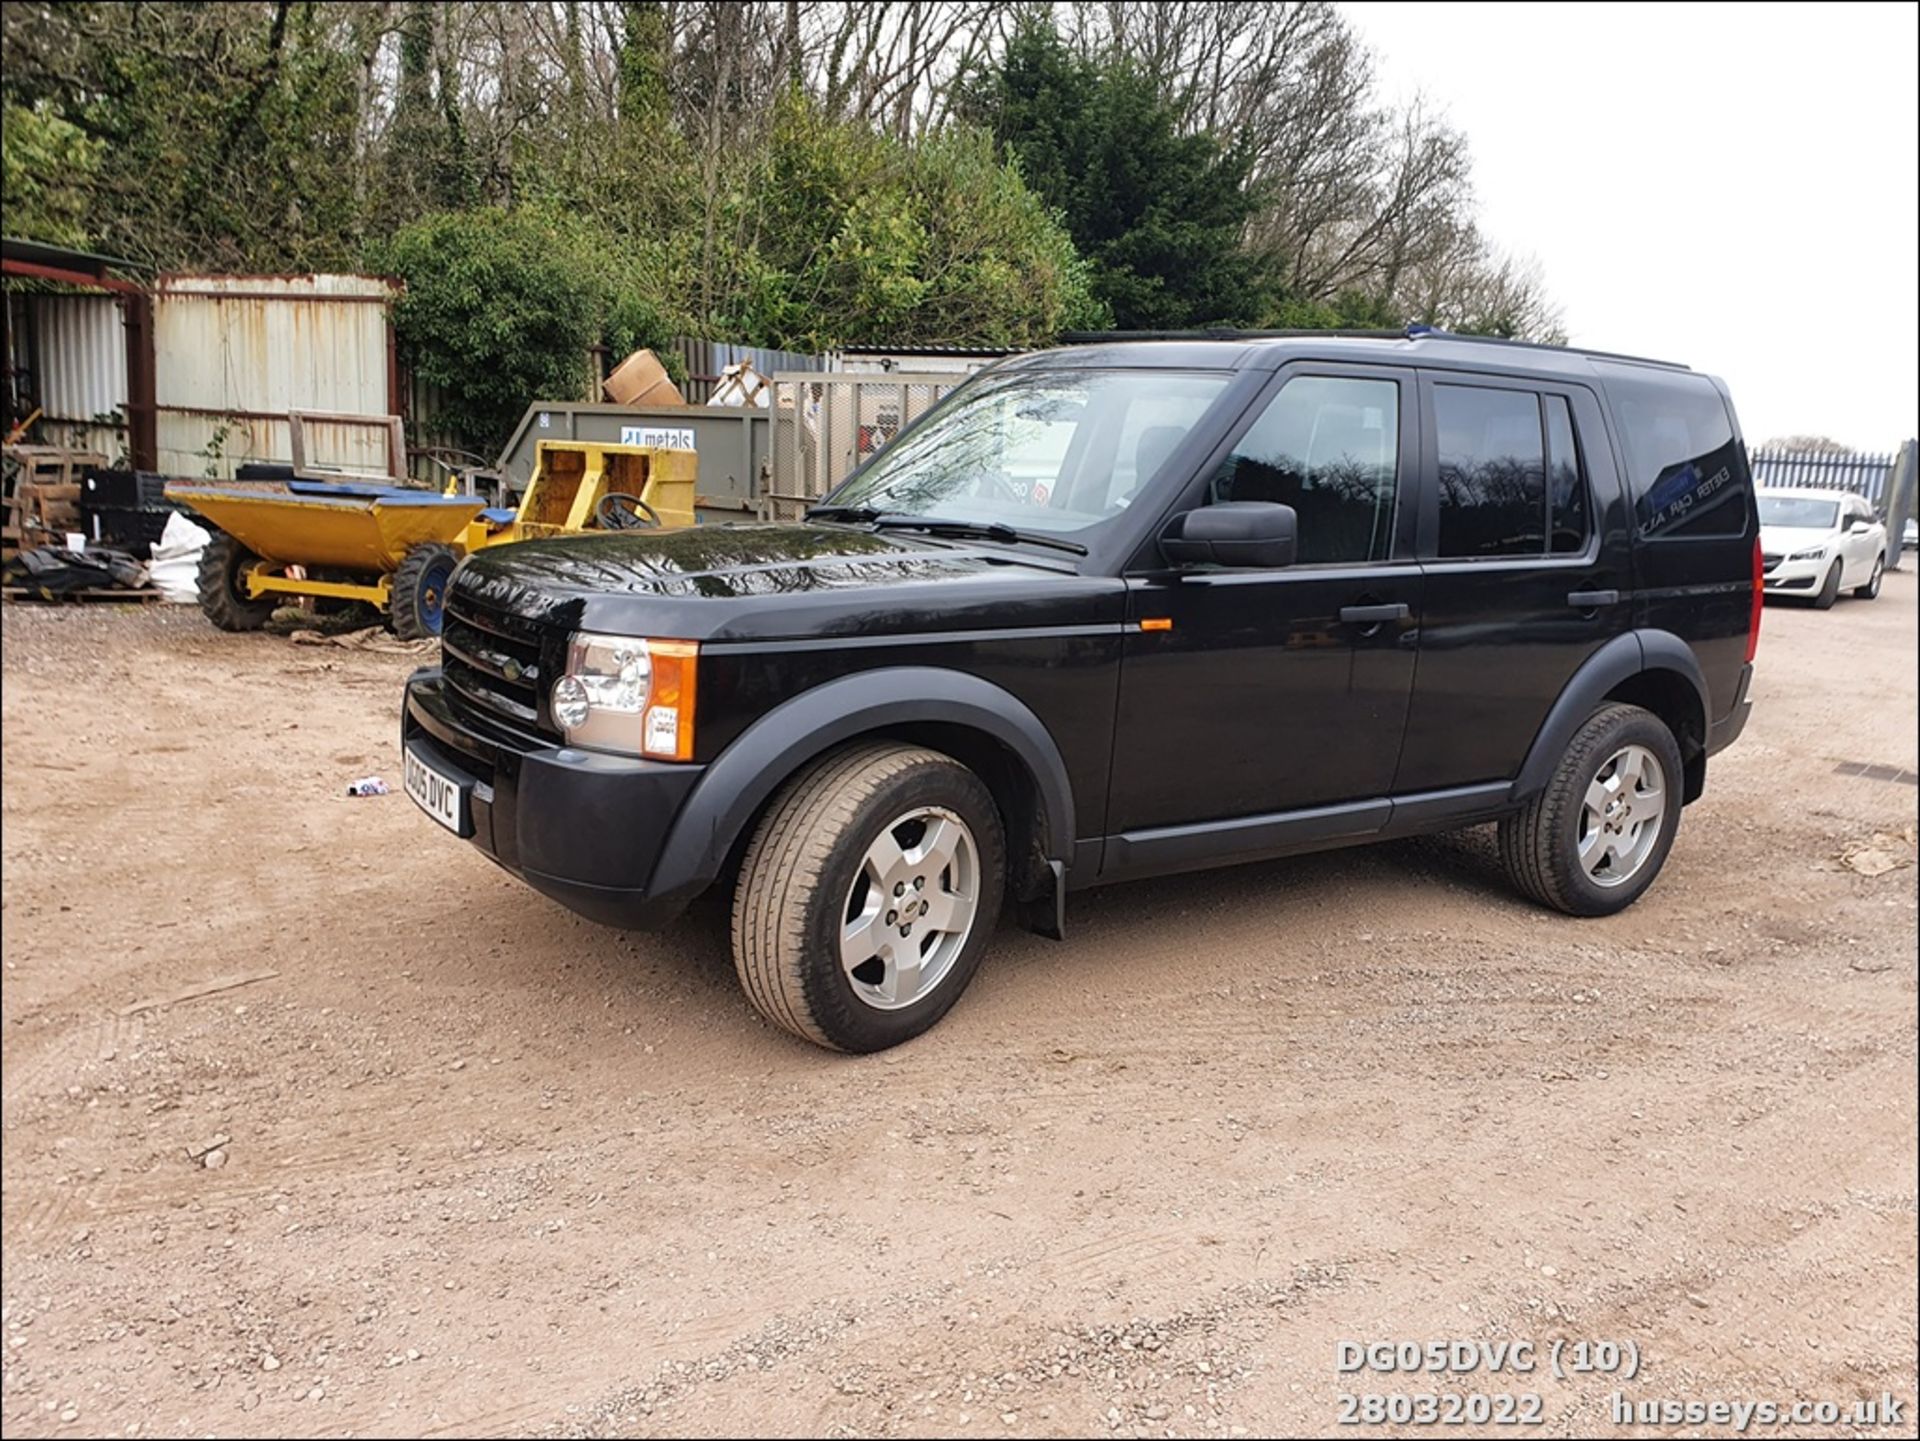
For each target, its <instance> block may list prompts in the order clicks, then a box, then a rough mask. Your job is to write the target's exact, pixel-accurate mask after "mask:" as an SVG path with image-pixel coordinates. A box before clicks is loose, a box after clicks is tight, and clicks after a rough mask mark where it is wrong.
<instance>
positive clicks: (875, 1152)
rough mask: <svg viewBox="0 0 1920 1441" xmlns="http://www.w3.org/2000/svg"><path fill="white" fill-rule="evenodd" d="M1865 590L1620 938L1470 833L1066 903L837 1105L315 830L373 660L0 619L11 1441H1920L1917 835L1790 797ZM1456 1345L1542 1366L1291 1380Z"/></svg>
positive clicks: (804, 1065) (1880, 661)
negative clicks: (1714, 1437)
mask: <svg viewBox="0 0 1920 1441" xmlns="http://www.w3.org/2000/svg"><path fill="white" fill-rule="evenodd" d="M1917 597H1920V586H1917V585H1916V581H1915V577H1914V574H1913V570H1912V563H1911V561H1910V562H1909V569H1908V570H1907V571H1906V572H1905V573H1902V574H1897V575H1893V576H1889V577H1888V581H1887V585H1886V591H1885V594H1884V595H1883V597H1882V598H1881V599H1880V600H1879V601H1878V602H1877V603H1875V604H1871V605H1869V604H1863V603H1859V602H1854V601H1851V600H1848V601H1843V602H1842V603H1841V604H1840V606H1838V607H1837V608H1836V609H1835V610H1833V611H1832V612H1831V613H1828V614H1818V613H1815V612H1813V611H1811V610H1808V609H1804V608H1789V607H1786V606H1770V607H1769V608H1768V611H1767V615H1766V621H1765V632H1764V638H1763V642H1762V646H1761V652H1760V656H1761V659H1760V670H1759V678H1758V682H1757V686H1756V695H1757V702H1758V705H1757V710H1756V712H1755V715H1754V720H1753V723H1752V725H1751V726H1750V727H1749V729H1748V731H1747V735H1746V737H1745V739H1744V740H1743V741H1742V742H1741V744H1740V745H1738V746H1737V747H1735V748H1734V749H1733V750H1732V751H1730V752H1729V753H1727V754H1726V755H1725V756H1724V757H1722V758H1720V759H1718V760H1716V761H1715V762H1714V764H1713V767H1712V772H1711V780H1710V784H1709V789H1708V793H1707V796H1706V799H1705V800H1704V801H1702V802H1701V803H1700V804H1698V805H1696V806H1694V807H1692V808H1690V809H1689V810H1688V812H1687V813H1686V818H1685V823H1684V825H1683V826H1682V829H1681V832H1680V838H1679V842H1678V845H1677V847H1676V849H1675V851H1674V853H1673V856H1672V859H1671V860H1670V861H1669V862H1668V866H1667V870H1666V873H1665V874H1664V875H1663V876H1662V878H1661V880H1660V882H1659V883H1658V884H1657V885H1656V886H1655V888H1654V889H1653V891H1652V892H1651V893H1650V894H1649V895H1648V896H1647V898H1646V899H1645V900H1643V901H1642V902H1641V903H1640V904H1639V905H1638V906H1636V907H1635V908H1633V909H1632V910H1630V911H1628V912H1627V913H1625V914H1623V915H1620V916H1618V917H1615V918H1612V919H1610V920H1605V921H1584V922H1583V921H1572V920H1568V919H1565V918H1562V917H1558V916H1555V915H1549V914H1546V913H1543V912H1541V911H1539V910H1537V909H1534V908H1532V907H1530V906H1529V905H1527V904H1525V903H1523V902H1521V901H1520V900H1518V899H1517V898H1516V897H1515V896H1514V895H1513V894H1512V893H1510V892H1509V891H1508V889H1507V888H1506V886H1505V885H1504V884H1503V882H1502V881H1501V879H1500V877H1499V875H1498V871H1497V865H1496V863H1495V859H1494V856H1493V852H1492V847H1491V845H1490V841H1489V835H1488V833H1487V832H1486V831H1484V830H1483V831H1477V832H1470V833H1466V834H1464V835H1460V836H1455V837H1446V838H1441V839H1435V840H1426V841H1420V842H1409V843H1402V844H1395V845H1389V846H1386V847H1383V848H1377V849H1372V850H1355V851H1344V852H1339V853H1335V854H1331V855H1325V856H1319V857H1312V858H1308V859H1301V860H1292V861H1286V862H1280V863H1274V864H1268V865H1259V866H1252V867H1245V868H1240V869H1235V870H1229V871H1222V872H1216V873H1212V874H1208V875H1203V876H1198V877H1189V878H1182V879H1175V880H1168V881H1163V882H1152V883H1145V884H1139V885H1135V886H1133V887H1130V888H1118V889H1114V890H1110V891H1103V892H1096V893H1092V894H1088V895H1083V896H1079V897H1076V899H1075V901H1074V903H1073V906H1072V908H1071V916H1070V919H1071V929H1072V934H1073V938H1072V940H1071V941H1070V943H1068V944H1066V945H1064V946H1062V945H1058V944H1054V943H1051V942H1046V941H1042V940H1039V939H1037V938H1034V937H1031V936H1028V935H1025V934H1023V933H1021V932H1018V931H1015V930H1013V929H1012V928H1010V927H1009V928H1005V929H1003V932H1002V934H1001V937H1000V940H999V944H998V946H997V947H996V949H995V951H994V952H993V953H992V954H991V955H990V956H989V958H988V960H987V963H986V965H985V967H984V968H983V969H982V971H981V973H980V976H979V978H978V979H977V980H976V981H975V983H974V986H973V988H972V990H971V992H970V993H969V994H968V996H967V997H966V998H965V999H964V1000H963V1001H962V1002H961V1004H960V1005H959V1007H958V1008H957V1009H956V1010H955V1011H954V1012H953V1014H952V1015H951V1016H950V1017H948V1019H947V1020H946V1021H945V1022H944V1023H943V1024H942V1025H941V1026H940V1027H938V1028H937V1029H936V1030H935V1031H934V1032H933V1033H932V1034H931V1035H929V1036H927V1037H925V1038H923V1039H921V1040H920V1041H918V1042H916V1043H914V1044H912V1045H910V1046H908V1047H905V1048H903V1049H901V1050H898V1051H895V1052H892V1053H890V1054H887V1055H883V1056H879V1057H874V1058H870V1059H849V1058H844V1057H835V1056H832V1055H829V1054H828V1053H826V1052H823V1051H818V1050H815V1049H814V1048H812V1047H810V1046H806V1045H802V1044H799V1043H797V1042H794V1041H792V1040H790V1039H788V1038H787V1037H785V1036H784V1035H782V1034H780V1033H777V1032H775V1031H773V1030H771V1029H769V1028H768V1027H767V1026H766V1025H764V1024H762V1023H761V1022H760V1021H759V1019H758V1018H757V1017H756V1016H755V1014H754V1013H753V1012H752V1011H751V1010H750V1009H749V1008H748V1006H747V1004H746V1003H745V1001H744V1000H743V999H742V998H741V996H740V995H739V994H738V992H737V989H736V986H735V982H734V979H733V976H732V972H731V968H730V965H729V962H728V960H727V958H726V952H725V948H724V939H723V937H722V936H721V935H720V934H719V932H718V931H717V930H716V929H714V928H712V927H711V926H709V927H707V928H705V929H702V928H699V927H691V928H687V929H683V930H681V931H679V932H676V933H671V934H665V935H659V936H646V935H622V934H619V933H615V932H611V931H606V930H602V929H599V928H597V927H595V926H593V925H590V924H588V923H586V922H584V921H580V920H577V919H575V918H573V917H572V916H571V915H569V914H568V913H567V912H565V911H563V910H561V909H560V908H559V907H557V906H555V905H553V904H551V903H549V902H547V901H544V900H542V899H540V898H539V897H538V896H536V895H534V894H533V893H532V892H530V891H528V890H526V889H524V888H523V887H522V886H520V885H519V884H517V883H515V882H514V881H512V880H511V879H509V878H508V877H507V876H505V875H504V874H503V873H501V872H499V871H497V870H495V869H494V868H493V867H492V866H491V865H489V864H488V863H487V862H486V861H485V860H484V859H482V858H481V857H480V856H479V855H478V854H477V853H475V852H473V851H471V850H470V849H469V848H468V847H466V846H465V845H464V844H461V843H459V842H457V841H455V840H453V839H452V838H451V837H448V836H446V835H444V834H442V833H440V832H438V831H436V830H435V829H434V827H433V826H432V825H431V824H430V823H429V822H428V821H427V820H426V819H425V818H424V817H422V816H420V815H418V814H416V813H415V811H414V809H413V807H412V805H411V804H410V803H409V802H408V801H407V800H406V798H405V797H404V796H401V795H398V794H395V795H391V796H387V797H381V798H370V799H350V798H348V797H347V796H346V795H345V794H344V792H345V788H346V784H347V782H349V781H350V780H353V779H355V778H357V777H359V776H362V775H366V774H373V773H377V774H380V775H382V776H384V777H385V778H386V779H387V780H388V781H389V782H390V783H392V784H394V785H396V786H397V784H398V780H399V775H398V765H397V762H396V759H395V739H396V731H397V703H398V698H399V687H400V681H401V678H402V677H403V675H404V674H405V673H406V672H407V670H408V669H409V668H410V667H411V666H412V665H413V664H415V663H416V662H415V660H414V659H412V658H410V657H407V656H401V655H391V654H368V653H361V652H350V651H346V650H341V649H337V648H307V647H302V646H296V645H292V644H290V643H288V642H287V641H285V640H282V639H277V638H272V637H267V636H249V637H234V636H225V635H219V634H216V633H214V632H213V631H212V630H210V629H209V628H208V627H207V625H206V624H205V622H204V621H203V620H202V619H201V618H200V617H199V615H198V614H197V613H196V612H194V611H193V610H191V609H185V608H170V609H164V610H148V611H139V612H136V611H130V610H125V609H102V608H86V609H80V608H66V609H61V610H50V609H44V608H33V607H29V606H25V605H9V606H8V607H7V608H6V609H5V613H4V638H5V656H4V681H5V684H4V723H5V746H4V819H5V825H4V860H5V869H4V905H5V909H4V944H3V946H0V950H3V951H4V965H5V987H4V1013H3V1015H0V1021H3V1024H0V1032H3V1033H4V1073H5V1105H4V1123H5V1162H4V1186H5V1232H4V1240H5V1280H4V1291H5V1297H4V1300H5V1320H4V1330H5V1335H6V1344H5V1348H4V1349H5V1362H4V1393H3V1395H4V1409H3V1410H0V1420H3V1421H4V1429H5V1431H6V1433H7V1434H8V1435H10V1436H14V1435H56V1434H83V1433H84V1434H115V1435H118V1434H125V1435H134V1434H139V1435H167V1436H174V1435H180V1436H185V1435H202V1434H206V1435H238V1434H261V1433H293V1434H322V1433H326V1434H347V1433H352V1434H358V1435H370V1434H396V1433H397V1434H407V1435H429V1436H438V1435H490V1434H500V1433H516V1432H533V1433H536V1434H546V1435H627V1434H637V1435H647V1434H674V1433H699V1434H706V1435H736V1434H740V1433H742V1432H755V1433H761V1432H768V1433H782V1434H805V1433H812V1434H825V1435H843V1436H891V1435H910V1434H923V1433H929V1432H932V1433H942V1434H960V1435H976V1434H978V1435H992V1434H1012V1435H1070V1434H1088V1433H1098V1434H1120V1435H1153V1436H1160V1435H1182V1436H1204V1435H1221V1436H1228V1435H1234V1436H1238V1435H1243V1434H1250V1433H1251V1434H1262V1433H1272V1432H1287V1433H1310V1434H1325V1433H1326V1432H1327V1431H1328V1429H1329V1428H1331V1427H1333V1426H1334V1424H1335V1422H1336V1421H1337V1420H1338V1418H1339V1405H1340V1403H1339V1399H1338V1398H1339V1397H1340V1395H1342V1394H1343V1393H1353V1394H1360V1393H1367V1392H1373V1393H1409V1394H1411V1393H1418V1392H1422V1391H1438V1392H1441V1393H1455V1392H1457V1393H1461V1394H1462V1395H1465V1394H1466V1393H1469V1392H1476V1391H1477V1392H1531V1393H1537V1394H1539V1395H1540V1396H1541V1397H1542V1398H1543V1401H1542V1407H1543V1414H1542V1421H1541V1424H1540V1425H1538V1426H1533V1427H1519V1428H1515V1427H1503V1428H1495V1427H1484V1426H1483V1427H1478V1428H1476V1427H1473V1426H1467V1427H1448V1428H1445V1429H1446V1430H1450V1431H1452V1432H1453V1433H1454V1434H1462V1433H1463V1432H1464V1433H1466V1434H1472V1433H1474V1432H1475V1431H1476V1430H1477V1431H1480V1432H1488V1431H1498V1432H1499V1433H1500V1434H1506V1435H1513V1434H1516V1433H1517V1434H1547V1435H1587V1434H1612V1433H1614V1432H1615V1430H1616V1428H1615V1426H1614V1424H1613V1421H1612V1417H1611V1413H1610V1410H1609V1406H1610V1400H1609V1398H1610V1396H1611V1395H1612V1393H1614V1392H1616V1391H1618V1392H1620V1393H1621V1394H1622V1395H1623V1396H1625V1397H1626V1398H1627V1399H1629V1400H1635V1399H1658V1398H1669V1397H1670V1398H1675V1399H1682V1400H1685V1399H1698V1400H1719V1399H1726V1400H1735V1399H1757V1400H1775V1401H1781V1402H1790V1401H1793V1400H1795V1399H1808V1400H1839V1401H1845V1402H1848V1403H1851V1402H1852V1401H1853V1400H1854V1399H1856V1398H1859V1397H1867V1396H1872V1397H1878V1396H1880V1394H1881V1393H1882V1392H1891V1393H1892V1394H1893V1395H1894V1396H1895V1397H1896V1398H1899V1399H1901V1400H1903V1401H1904V1403H1905V1405H1906V1408H1907V1409H1906V1416H1905V1419H1904V1421H1902V1422H1901V1423H1899V1424H1896V1425H1894V1426H1892V1427H1889V1428H1886V1429H1887V1430H1888V1431H1890V1432H1894V1433H1899V1432H1905V1433H1906V1434H1912V1427H1913V1414H1914V1413H1913V1407H1914V1404H1915V1400H1916V1397H1915V1394H1914V1392H1915V1357H1916V1338H1915V1292H1914V1282H1915V1265H1916V1244H1915V1239H1916V1218H1915V1133H1916V1125H1917V1124H1920V1118H1917V1116H1916V1101H1915V1086H1916V1081H1915V1075H1916V1071H1915V1066H1916V1056H1915V1028H1916V1008H1915V950H1916V896H1915V874H1916V873H1915V871H1914V869H1912V868H1911V862H1912V859H1913V847H1912V844H1911V840H1910V838H1911V837H1912V835H1913V830H1912V828H1913V826H1914V824H1915V821H1916V798H1917V797H1920V790H1916V787H1915V786H1914V784H1913V783H1912V778H1911V776H1910V775H1909V776H1907V777H1906V778H1905V779H1899V778H1893V779H1889V778H1885V777H1884V776H1882V777H1874V776H1870V775H1860V774H1850V775H1843V774H1839V773H1837V772H1836V766H1838V765H1841V764H1845V763H1853V762H1870V763H1874V764H1876V765H1881V766H1886V767H1891V768H1895V769H1898V770H1904V771H1907V772H1912V771H1913V770H1914V769H1916V767H1917V765H1920V759H1917V757H1916V644H1917V643H1920V630H1917V628H1916V617H1917V616H1920V606H1917V605H1916V599H1917ZM1856 769H1857V768H1856ZM1902 832H1904V835H1903V834H1901V833H1902ZM1876 834H1878V835H1880V836H1881V837H1882V839H1881V840H1880V841H1878V842H1876V841H1875V839H1874V838H1875V836H1876ZM1862 848H1868V849H1878V850H1880V851H1881V852H1882V853H1883V855H1884V856H1885V857H1886V858H1887V859H1890V860H1892V861H1895V862H1898V863H1899V864H1898V865H1897V867H1896V868H1895V869H1892V870H1891V871H1888V872H1886V873H1884V874H1879V875H1873V876H1869V875H1864V874H1860V873H1858V872H1857V871H1856V870H1855V869H1854V868H1853V867H1851V866H1849V865H1848V864H1846V862H1845V860H1844V857H1846V856H1848V855H1855V856H1856V857H1857V855H1858V852H1859V851H1860V850H1861V849H1862ZM1861 863H1862V864H1863V865H1864V866H1865V867H1866V869H1868V870H1871V869H1874V868H1875V864H1876V863H1875V862H1874V861H1873V859H1872V858H1871V857H1868V858H1865V859H1864V860H1862V862H1861ZM236 981H238V982H242V984H238V985H233V986H231V987H230V988H228V989H223V990H212V989H210V988H211V987H213V986H216V985H220V984H224V983H229V982H236ZM216 1142H217V1143H218V1150H219V1153H220V1155H219V1157H217V1158H210V1157H206V1156H205V1154H204V1153H206V1152H207V1151H208V1150H209V1148H211V1147H214V1146H215V1144H216ZM210 1159H211V1160H218V1161H223V1162H224V1163H223V1164H215V1165H211V1166H210V1165H209V1164H208V1161H209V1160H210ZM1449 1337H1459V1338H1463V1339H1478V1340H1487V1341H1491V1340H1495V1339H1500V1338H1519V1339H1524V1340H1530V1341H1532V1342H1533V1343H1534V1344H1535V1346H1536V1347H1537V1348H1538V1355H1539V1356H1540V1357H1541V1358H1542V1359H1541V1360H1540V1363H1539V1369H1538V1370H1537V1371H1535V1372H1533V1373H1531V1374H1525V1375H1513V1374H1503V1375H1500V1376H1497V1377H1486V1376H1479V1375H1476V1376H1455V1377H1449V1376H1438V1377H1434V1376H1427V1377H1407V1376H1402V1375H1382V1374H1373V1375H1364V1374H1363V1375H1354V1374H1344V1373H1342V1372H1341V1371H1339V1370H1338V1369H1337V1368H1336V1356H1337V1349H1336V1348H1337V1343H1338V1342H1340V1341H1343V1340H1355V1341H1362V1342H1370V1341H1382V1340H1400V1339H1416V1340H1424V1339H1429V1338H1449ZM1555 1340H1562V1341H1568V1342H1571V1341H1577V1340H1590V1341H1603V1340H1604V1341H1616V1342H1620V1343H1626V1342H1632V1343H1634V1344H1635V1345H1636V1346H1637V1348H1638V1351H1639V1354H1640V1356H1641V1367H1640V1370H1639V1373H1638V1376H1637V1379H1635V1380H1633V1381H1631V1382H1628V1381H1623V1380H1620V1379H1618V1378H1616V1377H1613V1376H1608V1375H1604V1374H1599V1373H1590V1374H1585V1375H1572V1376H1570V1377H1569V1378H1568V1379H1564V1380H1563V1379H1559V1378H1556V1377H1555V1376H1553V1375H1552V1374H1550V1372H1549V1368H1548V1365H1547V1363H1546V1360H1545V1359H1544V1358H1545V1357H1546V1355H1547V1354H1548V1348H1549V1346H1550V1344H1551V1343H1552V1342H1553V1341H1555ZM1346 1429H1353V1428H1346ZM1358 1429H1359V1430H1360V1431H1361V1432H1362V1433H1364V1432H1366V1431H1367V1430H1370V1429H1372V1428H1366V1427H1362V1428H1358ZM1726 1430H1727V1428H1725V1427H1714V1426H1707V1427H1705V1428H1694V1431H1695V1434H1705V1433H1712V1434H1720V1433H1724V1432H1725V1431H1726ZM1833 1431H1834V1428H1832V1427H1801V1428H1799V1429H1798V1430H1797V1431H1794V1430H1791V1429H1777V1430H1774V1431H1772V1432H1770V1433H1767V1432H1756V1433H1755V1434H1832V1433H1833ZM1639 1434H1655V1433H1653V1432H1652V1431H1642V1432H1640V1433H1639Z"/></svg>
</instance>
